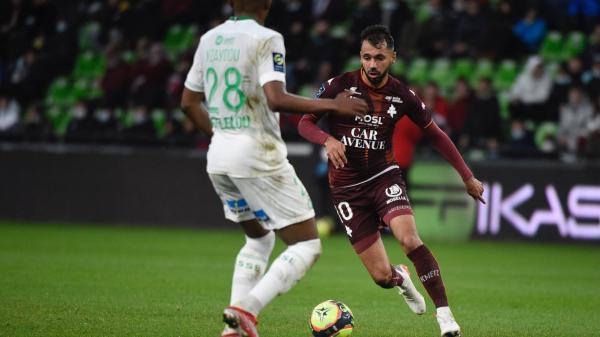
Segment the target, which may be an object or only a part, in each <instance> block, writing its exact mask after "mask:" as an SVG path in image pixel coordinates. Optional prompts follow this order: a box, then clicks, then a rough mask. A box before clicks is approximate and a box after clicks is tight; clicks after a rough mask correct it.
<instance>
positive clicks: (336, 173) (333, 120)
mask: <svg viewBox="0 0 600 337" xmlns="http://www.w3.org/2000/svg"><path fill="white" fill-rule="evenodd" d="M344 90H350V91H352V92H355V95H354V96H355V97H358V98H362V99H364V100H365V101H366V102H367V104H368V106H369V112H368V113H367V114H366V115H365V116H363V117H354V118H351V117H340V116H337V115H334V114H328V117H327V118H328V119H327V121H328V124H329V133H330V134H331V135H332V136H333V137H335V138H337V139H338V140H339V141H341V142H342V143H344V145H345V146H346V157H347V158H348V164H347V165H346V166H345V167H343V168H339V169H336V168H335V167H333V165H331V163H330V164H329V183H330V185H331V186H333V187H341V186H349V185H355V184H358V183H361V182H364V181H366V180H368V179H369V178H371V177H373V176H374V175H376V174H378V173H381V172H383V171H384V170H386V169H387V168H389V167H391V166H393V165H397V164H396V161H395V160H394V155H393V152H392V133H393V131H394V126H395V124H396V122H397V121H398V120H399V119H400V118H402V117H403V116H405V115H406V116H407V117H408V118H410V119H411V120H412V121H413V122H414V123H415V124H417V125H418V126H420V127H421V128H424V127H426V126H427V125H428V124H429V123H431V113H430V112H429V110H428V109H426V108H425V104H424V103H423V102H422V101H421V99H420V98H419V97H417V95H416V94H415V93H414V92H413V91H412V90H410V89H409V88H408V87H407V86H406V85H404V84H403V83H401V82H400V81H399V80H397V79H396V78H394V77H392V76H388V81H387V83H386V85H385V86H383V87H381V88H378V89H375V88H372V87H370V86H368V85H367V84H365V83H364V82H363V80H362V79H361V76H360V70H357V71H353V72H348V73H345V74H342V75H340V76H338V77H334V78H333V79H330V80H329V81H327V82H326V83H324V84H323V85H322V86H321V88H320V89H319V92H318V93H317V97H320V98H335V96H336V95H337V94H339V93H340V92H343V91H344ZM311 119H312V120H313V121H316V119H317V117H316V116H312V118H311Z"/></svg>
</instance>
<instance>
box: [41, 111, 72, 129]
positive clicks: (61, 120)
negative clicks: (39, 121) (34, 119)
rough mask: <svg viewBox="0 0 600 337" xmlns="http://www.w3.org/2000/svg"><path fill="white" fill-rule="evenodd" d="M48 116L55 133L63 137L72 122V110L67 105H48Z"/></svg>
mask: <svg viewBox="0 0 600 337" xmlns="http://www.w3.org/2000/svg"><path fill="white" fill-rule="evenodd" d="M46 118H47V119H48V121H49V122H50V125H51V126H52V132H53V133H54V135H56V136H59V137H62V136H64V135H65V134H66V133H67V129H68V127H69V123H71V119H72V115H71V111H70V110H69V109H68V108H67V107H63V106H59V105H51V106H48V108H47V110H46Z"/></svg>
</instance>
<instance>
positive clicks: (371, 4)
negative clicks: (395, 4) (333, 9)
mask: <svg viewBox="0 0 600 337" xmlns="http://www.w3.org/2000/svg"><path fill="white" fill-rule="evenodd" d="M381 19H382V10H381V5H380V4H379V1H378V0H359V1H358V6H357V7H356V8H355V9H354V11H352V24H351V25H350V34H348V36H347V41H346V42H347V44H348V49H350V50H352V49H353V48H354V46H355V45H357V44H358V42H357V41H358V38H359V36H360V32H361V31H362V30H363V29H364V28H365V27H367V26H371V25H375V24H379V23H381Z"/></svg>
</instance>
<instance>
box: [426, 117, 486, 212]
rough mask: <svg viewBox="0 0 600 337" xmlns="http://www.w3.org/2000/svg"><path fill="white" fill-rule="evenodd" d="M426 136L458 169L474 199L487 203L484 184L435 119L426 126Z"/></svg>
mask: <svg viewBox="0 0 600 337" xmlns="http://www.w3.org/2000/svg"><path fill="white" fill-rule="evenodd" d="M424 133H425V136H426V137H427V138H428V139H429V141H430V142H431V145H432V146H433V147H434V148H435V149H436V150H437V151H438V152H439V153H440V154H441V155H442V156H443V157H444V158H445V159H446V160H447V161H448V162H449V163H450V164H451V165H452V166H453V167H454V168H455V169H456V171H458V173H459V174H460V177H461V178H462V180H463V182H464V183H465V187H466V189H467V193H469V195H470V196H472V197H473V198H474V199H476V200H479V201H481V202H482V203H484V204H485V200H484V199H483V197H482V194H483V184H482V183H481V182H480V181H479V180H477V178H475V176H474V175H473V172H471V169H469V167H468V166H467V163H465V161H464V159H463V158H462V156H461V155H460V152H458V149H457V148H456V146H455V145H454V143H452V141H451V140H450V137H448V135H447V134H446V133H445V132H444V131H442V130H441V129H440V128H439V127H438V126H437V124H435V122H434V121H431V123H429V124H428V125H427V126H426V127H425V128H424Z"/></svg>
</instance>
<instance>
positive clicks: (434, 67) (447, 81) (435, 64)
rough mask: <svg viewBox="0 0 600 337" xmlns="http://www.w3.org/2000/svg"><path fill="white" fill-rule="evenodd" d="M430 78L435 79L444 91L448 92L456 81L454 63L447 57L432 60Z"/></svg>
mask: <svg viewBox="0 0 600 337" xmlns="http://www.w3.org/2000/svg"><path fill="white" fill-rule="evenodd" d="M429 80H431V81H434V82H435V83H437V85H438V86H439V87H440V89H441V91H442V92H447V91H448V89H450V87H451V86H452V84H453V82H454V76H453V74H452V64H451V62H450V60H448V59H446V58H438V59H435V60H433V61H432V62H431V66H430V68H429Z"/></svg>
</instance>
